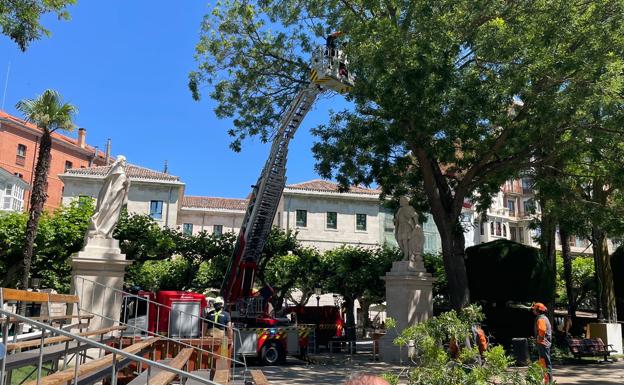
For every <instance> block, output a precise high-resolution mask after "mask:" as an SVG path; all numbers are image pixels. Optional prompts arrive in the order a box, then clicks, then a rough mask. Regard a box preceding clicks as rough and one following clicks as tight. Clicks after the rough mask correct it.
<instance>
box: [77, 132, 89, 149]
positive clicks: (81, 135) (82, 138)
mask: <svg viewBox="0 0 624 385" xmlns="http://www.w3.org/2000/svg"><path fill="white" fill-rule="evenodd" d="M86 141H87V130H86V129H84V128H82V127H80V128H79V129H78V145H79V146H80V148H85V146H86V145H87V142H86Z"/></svg>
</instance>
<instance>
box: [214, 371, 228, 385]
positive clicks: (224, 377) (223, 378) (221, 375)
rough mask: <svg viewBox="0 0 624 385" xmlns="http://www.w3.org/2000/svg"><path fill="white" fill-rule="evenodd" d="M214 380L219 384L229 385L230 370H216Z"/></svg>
mask: <svg viewBox="0 0 624 385" xmlns="http://www.w3.org/2000/svg"><path fill="white" fill-rule="evenodd" d="M212 381H213V382H216V383H217V384H221V385H228V384H229V383H230V371H229V370H228V369H219V370H216V371H215V375H214V378H213V379H212Z"/></svg>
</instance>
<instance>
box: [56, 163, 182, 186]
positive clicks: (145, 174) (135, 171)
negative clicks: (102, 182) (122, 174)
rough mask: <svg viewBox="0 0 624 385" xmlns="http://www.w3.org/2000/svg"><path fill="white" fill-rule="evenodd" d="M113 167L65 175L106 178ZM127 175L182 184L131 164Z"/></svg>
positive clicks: (88, 169) (78, 171) (168, 176)
mask: <svg viewBox="0 0 624 385" xmlns="http://www.w3.org/2000/svg"><path fill="white" fill-rule="evenodd" d="M110 168H111V166H99V167H89V168H72V169H70V170H67V171H66V172H65V175H84V176H102V177H103V176H105V175H106V174H107V173H108V170H109V169H110ZM126 175H128V176H129V177H130V180H132V179H141V180H155V181H164V182H180V177H177V176H175V175H170V174H165V173H163V172H158V171H154V170H150V169H149V168H145V167H139V166H135V165H132V164H129V165H128V166H127V167H126Z"/></svg>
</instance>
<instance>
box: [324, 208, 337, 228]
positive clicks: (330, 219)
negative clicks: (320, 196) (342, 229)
mask: <svg viewBox="0 0 624 385" xmlns="http://www.w3.org/2000/svg"><path fill="white" fill-rule="evenodd" d="M325 226H326V227H327V228H328V229H334V230H335V229H337V228H338V213H337V212H335V211H328V212H327V221H326V223H325Z"/></svg>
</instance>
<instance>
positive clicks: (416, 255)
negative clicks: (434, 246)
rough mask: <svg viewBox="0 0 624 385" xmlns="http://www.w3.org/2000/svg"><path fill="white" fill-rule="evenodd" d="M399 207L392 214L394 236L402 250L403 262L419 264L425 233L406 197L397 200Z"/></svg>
mask: <svg viewBox="0 0 624 385" xmlns="http://www.w3.org/2000/svg"><path fill="white" fill-rule="evenodd" d="M399 203H400V205H401V207H399V209H398V210H397V212H396V213H395V214H394V236H395V238H396V240H397V243H398V244H399V247H400V248H401V250H403V260H404V261H411V262H420V261H421V260H422V254H423V246H424V244H425V233H423V230H422V227H421V226H420V223H419V222H418V214H417V213H416V210H414V208H413V207H412V206H411V205H410V204H409V200H408V199H407V198H406V197H401V198H400V199H399Z"/></svg>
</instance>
